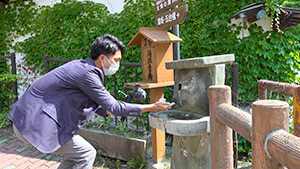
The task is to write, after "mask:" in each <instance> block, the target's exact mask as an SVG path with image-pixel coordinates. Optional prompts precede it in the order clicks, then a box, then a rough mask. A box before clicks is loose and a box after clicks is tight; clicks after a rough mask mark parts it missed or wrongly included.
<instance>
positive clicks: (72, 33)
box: [0, 0, 300, 105]
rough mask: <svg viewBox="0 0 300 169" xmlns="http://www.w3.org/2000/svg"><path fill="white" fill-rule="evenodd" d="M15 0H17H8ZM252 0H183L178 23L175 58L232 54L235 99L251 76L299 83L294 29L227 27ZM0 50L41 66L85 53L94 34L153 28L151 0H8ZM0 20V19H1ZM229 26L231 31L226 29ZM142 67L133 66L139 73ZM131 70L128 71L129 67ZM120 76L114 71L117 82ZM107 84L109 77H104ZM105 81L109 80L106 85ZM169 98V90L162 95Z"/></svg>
mask: <svg viewBox="0 0 300 169" xmlns="http://www.w3.org/2000/svg"><path fill="white" fill-rule="evenodd" d="M14 2H17V3H14ZM252 2H255V1H253V0H250V1H249V0H231V1H230V3H229V2H228V1H226V0H210V1H204V0H189V1H185V3H187V4H188V5H189V13H188V16H187V18H186V20H185V22H184V23H183V24H182V25H180V37H181V38H182V39H183V40H184V42H183V43H181V51H180V52H181V54H180V55H181V58H182V59H186V58H192V57H202V56H210V55H218V54H226V53H234V54H235V56H236V61H237V62H238V63H239V97H240V103H241V104H243V105H247V104H250V103H252V102H253V101H254V100H256V99H257V85H256V83H257V80H259V79H269V80H274V81H283V82H289V83H299V81H298V80H297V78H296V73H297V72H296V71H298V70H299V65H298V64H299V48H300V45H299V41H300V34H299V30H300V28H299V27H297V28H289V29H286V30H284V33H277V32H275V31H274V32H271V36H268V35H270V32H265V33H263V31H262V28H261V27H258V26H256V25H251V26H250V27H248V29H249V31H250V33H251V35H250V36H249V37H246V38H244V39H238V38H237V37H236V36H237V34H239V30H241V29H242V28H246V26H245V25H233V26H229V22H230V20H229V18H230V17H231V16H232V15H233V14H234V13H236V12H237V11H239V9H241V8H242V7H244V6H246V5H248V4H250V3H252ZM0 18H1V22H0V27H1V29H0V38H1V41H0V53H6V52H7V51H8V49H10V48H12V49H14V50H16V51H18V52H21V53H25V54H26V57H25V60H26V63H27V64H29V65H32V64H34V65H35V66H36V67H39V66H42V67H43V64H44V63H43V56H44V54H48V55H49V56H50V57H55V58H65V59H86V58H89V50H90V46H91V44H92V42H93V41H94V39H95V37H97V36H100V35H102V34H104V33H110V34H113V35H115V36H117V37H119V39H121V40H122V41H124V43H125V44H127V43H128V42H129V41H130V40H131V38H132V37H133V36H134V35H135V33H136V32H137V30H138V28H139V27H154V26H155V15H154V0H152V1H150V0H136V1H133V0H125V6H124V10H123V11H122V12H121V13H119V14H110V13H109V12H108V10H107V8H106V7H105V6H104V5H102V4H96V3H93V2H89V1H86V2H76V1H74V0H64V1H63V2H62V3H60V4H56V5H54V7H42V8H38V9H37V8H35V4H34V3H33V2H30V1H28V2H27V1H25V2H24V1H21V0H14V1H10V5H9V6H8V8H6V9H4V10H1V12H0ZM2 20H3V21H2ZM233 28H234V29H235V30H237V31H232V30H233ZM26 34H30V35H31V36H30V37H29V38H27V39H26V40H25V41H24V42H19V43H17V44H16V45H14V46H12V45H11V44H12V40H13V39H14V38H16V37H18V36H23V35H26ZM140 55H141V51H140V47H128V48H127V52H126V54H125V56H124V58H123V60H122V61H123V62H141V56H140ZM141 71H142V70H141V69H139V72H141ZM132 73H134V72H132ZM122 78H123V77H122V75H121V74H120V75H118V79H120V80H119V81H118V82H119V83H120V84H119V85H120V86H122V84H121V83H122V82H121V79H122ZM107 81H108V83H112V79H111V78H108V79H107ZM107 86H111V85H107ZM167 97H170V94H167Z"/></svg>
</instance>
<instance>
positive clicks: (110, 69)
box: [101, 56, 120, 76]
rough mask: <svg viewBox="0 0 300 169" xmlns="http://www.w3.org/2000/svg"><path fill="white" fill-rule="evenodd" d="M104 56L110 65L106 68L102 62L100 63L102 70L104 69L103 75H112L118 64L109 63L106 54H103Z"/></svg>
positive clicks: (117, 68)
mask: <svg viewBox="0 0 300 169" xmlns="http://www.w3.org/2000/svg"><path fill="white" fill-rule="evenodd" d="M105 58H106V60H107V61H108V63H109V64H110V66H109V68H108V69H106V68H105V67H104V64H103V63H101V64H102V68H103V71H104V75H105V76H108V75H113V74H115V73H116V72H117V71H118V70H119V67H120V65H115V64H112V63H110V61H109V60H108V59H107V57H106V56H105Z"/></svg>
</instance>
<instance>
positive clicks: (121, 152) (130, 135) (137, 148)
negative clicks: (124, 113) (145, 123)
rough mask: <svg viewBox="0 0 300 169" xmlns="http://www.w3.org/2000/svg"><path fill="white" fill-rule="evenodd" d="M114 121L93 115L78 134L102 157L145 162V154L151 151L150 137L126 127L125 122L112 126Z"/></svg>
mask: <svg viewBox="0 0 300 169" xmlns="http://www.w3.org/2000/svg"><path fill="white" fill-rule="evenodd" d="M118 119H119V118H117V120H118ZM114 121H115V119H113V118H112V117H111V116H109V117H108V119H106V120H103V118H102V117H100V116H97V115H95V118H94V119H93V120H91V121H90V122H88V123H87V124H86V125H84V126H83V127H82V128H81V129H80V130H79V132H78V133H79V135H81V136H82V137H84V138H85V139H86V140H87V141H89V142H90V143H91V144H92V145H93V146H94V147H95V148H96V150H97V151H98V153H100V154H102V155H104V156H108V157H111V158H116V159H120V160H124V161H132V160H133V159H138V158H139V159H141V160H142V161H143V160H145V159H146V155H147V152H149V151H151V143H150V142H151V135H150V134H149V133H148V132H146V131H145V130H137V129H133V128H130V127H126V126H128V124H127V122H123V123H121V122H119V125H114V123H115V122H114ZM128 121H130V120H128Z"/></svg>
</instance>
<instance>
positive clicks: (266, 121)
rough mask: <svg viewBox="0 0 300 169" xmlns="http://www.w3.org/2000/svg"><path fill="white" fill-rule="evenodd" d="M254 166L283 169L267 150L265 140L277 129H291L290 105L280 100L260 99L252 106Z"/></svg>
mask: <svg viewBox="0 0 300 169" xmlns="http://www.w3.org/2000/svg"><path fill="white" fill-rule="evenodd" d="M252 111H253V113H252V134H253V136H252V168H255V169H265V168H268V169H275V168H276V169H283V166H282V165H281V164H279V163H278V162H277V161H275V160H274V159H272V158H270V157H269V156H268V155H267V153H266V152H265V140H266V138H267V136H268V135H269V134H270V133H271V132H272V131H275V130H279V129H283V130H285V131H288V129H289V105H288V103H286V102H283V101H279V100H259V101H256V102H254V103H253V106H252Z"/></svg>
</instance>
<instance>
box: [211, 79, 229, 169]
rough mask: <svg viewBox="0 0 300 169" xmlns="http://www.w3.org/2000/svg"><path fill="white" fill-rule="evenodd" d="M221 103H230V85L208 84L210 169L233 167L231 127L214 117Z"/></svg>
mask: <svg viewBox="0 0 300 169" xmlns="http://www.w3.org/2000/svg"><path fill="white" fill-rule="evenodd" d="M222 103H227V104H231V89H230V87H229V86H225V85H224V86H210V87H209V112H210V136H211V161H212V163H211V168H212V169H220V168H222V169H232V168H233V148H232V129H230V128H229V127H227V126H226V125H225V124H223V123H222V122H221V121H219V120H218V119H217V117H216V108H217V106H218V105H219V104H222Z"/></svg>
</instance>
